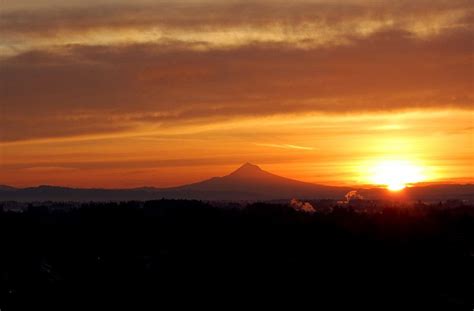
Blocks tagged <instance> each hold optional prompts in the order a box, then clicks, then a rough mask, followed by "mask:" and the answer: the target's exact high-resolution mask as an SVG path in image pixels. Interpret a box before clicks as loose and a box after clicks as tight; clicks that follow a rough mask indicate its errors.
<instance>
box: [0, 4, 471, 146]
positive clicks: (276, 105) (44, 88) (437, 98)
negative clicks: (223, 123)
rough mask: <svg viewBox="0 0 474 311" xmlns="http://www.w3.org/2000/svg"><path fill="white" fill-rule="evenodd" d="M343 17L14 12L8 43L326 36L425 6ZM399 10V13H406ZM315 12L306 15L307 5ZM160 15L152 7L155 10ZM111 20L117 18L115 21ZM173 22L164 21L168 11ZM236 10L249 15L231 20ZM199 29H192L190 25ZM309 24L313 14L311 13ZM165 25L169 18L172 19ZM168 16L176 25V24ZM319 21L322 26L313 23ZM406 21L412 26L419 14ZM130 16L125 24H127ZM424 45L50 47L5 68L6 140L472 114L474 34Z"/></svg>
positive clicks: (398, 33)
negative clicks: (121, 34) (230, 33)
mask: <svg viewBox="0 0 474 311" xmlns="http://www.w3.org/2000/svg"><path fill="white" fill-rule="evenodd" d="M403 3H405V4H404V5H401V4H399V5H395V6H393V5H392V6H391V7H390V8H391V10H389V11H387V9H386V8H385V9H384V7H383V6H381V7H380V8H379V9H377V10H375V11H366V9H364V7H363V6H361V5H355V4H354V5H353V6H352V5H351V6H347V7H337V6H331V5H328V4H324V5H323V4H317V8H319V10H315V9H314V8H315V6H316V4H312V5H313V7H311V8H313V9H312V10H308V9H307V7H306V11H305V10H304V9H305V6H304V5H299V6H291V5H286V6H285V7H284V9H285V10H283V9H281V8H278V9H277V8H276V7H273V9H272V7H269V6H268V5H265V4H263V3H261V4H259V5H251V4H249V3H245V4H240V6H238V5H237V4H234V5H233V6H231V5H227V6H226V5H218V6H215V5H214V6H212V7H208V6H205V5H202V6H198V5H194V6H192V7H191V9H190V7H186V8H185V9H186V10H184V11H180V7H179V6H178V5H171V6H170V7H168V8H167V9H163V10H161V11H160V14H158V16H156V15H154V14H152V13H156V12H155V11H153V10H152V11H151V12H148V11H147V10H144V9H142V8H130V7H117V8H113V9H111V8H107V9H106V10H105V9H104V10H101V9H97V8H95V9H90V10H88V9H82V10H66V11H63V10H59V11H54V10H50V11H44V12H40V13H36V12H29V13H28V12H23V11H22V12H7V13H4V14H3V16H2V18H0V29H2V30H1V31H2V32H3V33H4V34H12V33H22V34H26V35H29V36H30V35H31V36H47V35H48V34H50V33H55V32H57V31H59V30H60V31H83V30H84V29H85V28H89V29H97V28H98V27H109V28H114V27H131V26H133V27H136V26H140V27H141V26H149V25H152V24H153V25H156V24H157V23H161V24H162V25H166V26H167V27H175V28H179V29H181V30H182V29H187V27H189V29H192V28H193V27H196V26H200V27H208V28H212V27H225V26H229V25H230V24H233V25H239V26H242V25H246V24H247V25H253V26H258V27H261V26H262V25H271V24H272V21H273V22H275V21H286V23H287V24H288V25H290V26H288V27H291V25H294V24H298V23H305V22H307V21H309V20H311V19H312V18H314V17H315V16H319V18H320V19H321V18H322V19H323V20H324V22H325V23H326V24H327V25H335V24H338V23H342V22H344V18H349V17H351V18H354V17H357V16H359V17H360V16H363V15H364V12H368V13H367V14H369V15H370V18H369V20H370V19H371V18H375V17H376V16H377V14H391V15H394V16H399V15H401V12H402V11H403V9H406V8H410V7H411V8H413V10H414V12H418V13H417V14H423V13H422V10H423V8H424V6H423V5H420V3H422V2H417V3H418V5H413V4H412V5H409V4H407V3H408V2H403ZM403 3H402V4H403ZM306 5H310V4H306ZM466 7H468V8H469V4H468V2H466V1H453V2H449V4H448V3H447V2H445V1H439V2H436V3H434V5H432V6H430V8H431V10H429V11H430V12H432V11H435V10H437V11H439V12H442V11H443V10H445V9H447V8H449V9H457V8H466ZM154 9H155V10H156V7H155V8H154ZM110 10H112V11H110ZM167 10H168V11H170V10H171V11H172V12H171V11H170V12H168V11H167ZM236 10H238V12H241V13H242V14H237V15H238V16H240V17H235V16H237V15H236V14H233V12H235V11H236ZM190 12H193V14H194V13H199V14H194V15H193V16H194V18H188V17H189V16H188V15H190V14H191V13H190ZM306 12H308V13H306ZM168 13H169V14H168ZM171 13H172V14H171ZM318 14H319V15H318ZM410 14H412V15H413V14H414V13H413V11H412V12H411V13H410ZM127 16H128V17H127ZM460 23H461V24H462V25H461V26H459V27H451V28H448V29H444V28H443V30H442V32H441V33H437V34H436V35H433V36H429V37H427V38H420V37H418V36H417V35H416V33H413V32H411V31H408V30H406V29H404V28H403V27H401V26H400V27H398V26H397V25H394V26H393V25H392V26H391V27H389V28H387V29H385V28H382V29H381V30H379V31H375V32H373V33H370V34H368V35H364V36H361V35H359V34H355V33H351V32H347V33H345V34H344V38H343V39H344V40H346V41H347V42H348V43H347V44H342V45H340V44H335V45H331V44H330V45H327V46H309V47H306V48H303V49H302V48H300V47H298V46H296V45H295V44H294V43H292V42H265V41H259V42H250V43H246V44H242V45H238V46H234V47H222V48H216V47H213V48H203V46H204V47H205V46H206V44H207V43H202V42H193V41H192V40H188V41H182V40H167V41H160V42H158V43H156V42H155V43H153V42H148V43H144V44H132V43H130V44H120V45H97V44H96V43H94V42H92V43H91V44H89V45H84V44H81V45H64V46H47V47H43V48H35V49H33V50H29V51H24V52H21V53H19V54H16V55H12V56H8V57H4V58H2V59H1V60H0V102H1V103H2V110H3V111H2V114H1V116H0V121H1V123H2V126H1V131H0V139H1V140H2V141H4V142H5V141H16V140H24V139H35V138H44V137H58V136H69V135H82V134H95V133H106V132H114V131H123V130H127V129H133V128H136V127H137V126H139V125H143V124H156V125H160V126H175V125H179V124H183V123H185V122H191V121H192V122H199V121H209V120H213V119H223V118H234V117H237V116H261V115H270V114H280V113H293V112H324V113H341V112H342V113H347V112H350V113H357V112H373V111H391V110H400V109H413V108H416V109H421V108H462V109H471V108H472V107H473V101H474V94H473V91H472V89H473V70H474V68H473V64H474V62H473V57H472V55H473V52H474V47H473V40H472V38H473V35H474V31H473V25H472V17H470V15H469V14H468V15H466V16H465V17H464V19H463V20H462V21H461V22H460Z"/></svg>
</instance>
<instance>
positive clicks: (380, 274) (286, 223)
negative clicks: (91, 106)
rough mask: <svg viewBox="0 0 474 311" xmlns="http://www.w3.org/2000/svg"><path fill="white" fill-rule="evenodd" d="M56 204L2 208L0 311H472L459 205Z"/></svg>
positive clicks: (467, 234) (467, 211)
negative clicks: (319, 208) (310, 208)
mask: <svg viewBox="0 0 474 311" xmlns="http://www.w3.org/2000/svg"><path fill="white" fill-rule="evenodd" d="M210 183H212V182H210ZM320 204H322V203H320ZM51 206H52V205H41V204H31V205H29V206H28V207H27V209H26V210H25V211H24V212H21V213H15V212H11V211H3V212H0V237H1V243H0V245H1V248H2V255H1V257H0V280H1V282H0V308H1V310H2V311H11V310H115V309H127V310H160V309H164V310H169V309H182V308H184V309H185V310H189V309H193V310H194V309H198V308H204V310H207V309H211V308H212V309H219V310H229V309H241V310H242V309H244V310H247V309H262V310H268V309H273V308H274V307H278V308H279V309H283V310H297V309H305V310H308V309H310V310H367V309H376V310H472V307H473V295H472V293H473V290H474V287H473V284H474V270H473V267H474V266H473V265H474V212H473V206H472V205H471V206H469V205H465V204H464V203H462V202H461V201H459V202H457V203H451V204H450V205H445V203H443V204H434V205H426V204H422V203H418V204H415V205H409V204H407V205H400V206H392V205H387V206H380V207H379V208H376V209H371V210H358V209H356V208H354V207H353V206H351V205H344V206H342V205H341V206H339V205H334V206H332V208H331V209H328V210H325V211H324V212H314V213H305V212H298V211H296V210H294V209H293V208H292V207H291V206H290V205H287V204H269V203H252V204H249V205H245V206H240V205H238V204H231V203H214V204H211V203H205V202H201V201H188V200H156V201H148V202H124V203H113V202H111V203H105V202H104V203H100V202H96V203H82V204H75V203H57V205H54V206H55V208H54V209H52V208H51ZM2 210H3V209H2ZM361 211H362V212H361Z"/></svg>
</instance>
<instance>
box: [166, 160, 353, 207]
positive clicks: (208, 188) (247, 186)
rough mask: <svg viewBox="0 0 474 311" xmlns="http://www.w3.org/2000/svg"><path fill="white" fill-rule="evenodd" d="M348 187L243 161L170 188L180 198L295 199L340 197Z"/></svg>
mask: <svg viewBox="0 0 474 311" xmlns="http://www.w3.org/2000/svg"><path fill="white" fill-rule="evenodd" d="M349 190H351V188H347V187H331V186H323V185H316V184H311V183H306V182H302V181H298V180H293V179H289V178H285V177H281V176H278V175H274V174H272V173H269V172H266V171H264V170H262V169H261V168H260V167H258V166H256V165H253V164H251V163H246V164H244V165H243V166H241V167H240V168H239V169H237V170H236V171H234V172H232V173H231V174H229V175H226V176H223V177H214V178H211V179H208V180H205V181H202V182H199V183H195V184H190V185H185V186H181V187H177V188H174V189H172V192H174V193H176V194H179V196H180V197H183V196H184V197H189V198H199V199H206V198H209V197H212V198H213V199H214V200H272V199H288V198H289V199H291V198H294V197H297V198H306V199H314V198H328V199H340V198H342V197H343V196H344V194H346V193H347V192H348V191H349Z"/></svg>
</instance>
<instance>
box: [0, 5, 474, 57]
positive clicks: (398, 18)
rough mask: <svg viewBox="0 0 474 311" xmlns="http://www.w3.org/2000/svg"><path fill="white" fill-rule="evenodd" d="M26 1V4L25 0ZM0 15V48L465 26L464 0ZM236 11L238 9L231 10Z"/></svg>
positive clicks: (224, 41) (315, 37)
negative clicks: (1, 40) (2, 42)
mask: <svg viewBox="0 0 474 311" xmlns="http://www.w3.org/2000/svg"><path fill="white" fill-rule="evenodd" d="M30 7H31V5H30ZM6 8H7V9H4V10H2V13H0V35H1V36H2V38H3V41H4V44H3V45H2V48H3V50H4V51H5V52H10V53H16V51H18V50H20V51H24V50H25V49H31V48H41V47H44V46H48V45H49V46H50V45H67V44H83V45H84V44H87V45H97V44H124V43H125V44H129V43H163V42H167V41H170V40H172V41H173V40H174V41H182V42H187V43H193V42H194V43H196V42H199V43H200V45H198V47H199V48H201V49H202V48H209V47H235V46H241V45H246V44H252V43H256V42H273V43H291V44H292V45H294V46H299V47H309V48H311V47H315V46H327V45H330V46H331V45H340V44H349V43H350V42H351V38H353V37H357V38H364V37H367V36H370V35H372V34H374V33H376V32H380V31H392V30H402V31H407V32H409V33H411V34H413V35H415V36H417V37H420V38H428V37H431V36H435V35H438V34H440V33H443V32H445V31H446V30H449V29H452V28H462V27H466V26H467V25H470V24H472V16H473V9H474V8H473V5H472V3H471V2H469V1H466V0H452V1H449V2H446V1H442V0H435V1H424V0H418V1H397V2H394V1H377V2H373V1H346V2H345V3H344V4H340V3H338V4H335V3H334V2H331V1H291V2H285V1H263V0H261V1H252V2H249V1H226V2H222V1H179V2H178V1H176V2H161V1H159V2H154V3H153V2H149V1H146V2H143V1H141V2H134V4H130V3H126V2H123V1H119V2H115V3H110V2H108V1H107V2H99V3H89V4H87V3H84V4H83V5H78V4H75V5H65V4H62V5H55V6H50V7H40V8H36V9H28V7H23V8H16V9H15V8H11V9H8V6H6ZM236 12H238V14H235V13H236Z"/></svg>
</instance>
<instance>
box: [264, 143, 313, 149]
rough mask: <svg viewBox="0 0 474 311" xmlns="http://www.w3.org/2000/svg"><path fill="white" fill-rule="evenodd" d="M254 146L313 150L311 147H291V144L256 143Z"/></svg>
mask: <svg viewBox="0 0 474 311" xmlns="http://www.w3.org/2000/svg"><path fill="white" fill-rule="evenodd" d="M256 145H257V146H263V147H272V148H282V149H297V150H314V148H312V147H305V146H298V145H292V144H263V143H257V144H256Z"/></svg>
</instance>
